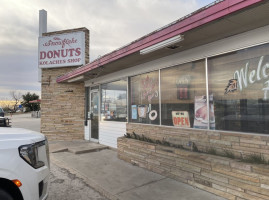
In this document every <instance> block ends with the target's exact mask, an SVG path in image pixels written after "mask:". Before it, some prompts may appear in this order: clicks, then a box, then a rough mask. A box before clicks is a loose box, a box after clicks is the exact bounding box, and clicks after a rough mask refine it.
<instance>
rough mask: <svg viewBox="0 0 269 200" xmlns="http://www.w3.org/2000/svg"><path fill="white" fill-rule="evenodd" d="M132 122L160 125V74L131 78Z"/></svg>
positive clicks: (154, 73)
mask: <svg viewBox="0 0 269 200" xmlns="http://www.w3.org/2000/svg"><path fill="white" fill-rule="evenodd" d="M129 109H130V112H129V113H130V116H129V121H130V122H136V123H146V124H159V123H160V120H159V72H158V71H155V72H151V73H146V74H142V75H138V76H134V77H131V78H130V108H129Z"/></svg>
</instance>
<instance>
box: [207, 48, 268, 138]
mask: <svg viewBox="0 0 269 200" xmlns="http://www.w3.org/2000/svg"><path fill="white" fill-rule="evenodd" d="M208 68H209V91H210V94H212V95H213V101H214V106H215V120H216V129H218V130H233V131H242V132H254V133H255V132H256V133H267V134H268V133H269V45H268V44H266V45H261V46H258V47H253V48H249V49H244V50H241V51H236V52H233V53H230V54H226V55H222V56H217V57H214V58H211V59H209V60H208Z"/></svg>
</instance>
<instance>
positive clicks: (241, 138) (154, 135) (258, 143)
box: [127, 123, 269, 161]
mask: <svg viewBox="0 0 269 200" xmlns="http://www.w3.org/2000/svg"><path fill="white" fill-rule="evenodd" d="M133 132H135V133H136V134H138V135H142V134H143V135H144V136H146V137H148V138H151V139H154V140H160V141H162V140H163V139H164V140H165V141H167V142H170V143H171V144H177V145H182V146H183V147H184V148H186V149H190V148H191V147H190V146H189V142H190V141H191V142H192V143H193V144H195V146H196V147H197V148H198V150H199V151H202V152H208V151H212V149H213V150H215V151H216V153H218V154H223V153H225V152H229V153H232V154H233V155H234V156H235V157H238V158H241V157H243V158H245V157H247V156H248V155H251V154H256V155H258V156H262V157H263V158H264V159H265V160H267V161H269V135H261V134H248V133H238V132H229V131H227V132H226V131H210V130H201V129H182V128H176V127H169V126H154V125H145V124H132V123H128V124H127V133H133Z"/></svg>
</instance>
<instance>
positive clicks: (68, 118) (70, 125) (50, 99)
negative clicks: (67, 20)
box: [41, 28, 89, 140]
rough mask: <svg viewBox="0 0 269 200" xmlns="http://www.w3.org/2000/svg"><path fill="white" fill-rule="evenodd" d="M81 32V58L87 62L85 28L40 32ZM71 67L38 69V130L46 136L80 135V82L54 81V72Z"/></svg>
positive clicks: (69, 137) (82, 98)
mask: <svg viewBox="0 0 269 200" xmlns="http://www.w3.org/2000/svg"><path fill="white" fill-rule="evenodd" d="M77 31H83V32H85V62H86V63H88V62H89V30H88V29H86V28H78V29H70V30H64V31H56V32H50V33H44V34H43V36H51V35H57V34H62V33H70V32H77ZM75 68H77V66H74V67H61V68H47V69H42V80H41V81H42V83H41V98H42V102H41V132H42V133H43V134H45V135H46V136H47V137H48V139H49V140H77V139H83V138H84V105H85V87H84V82H73V83H56V79H57V77H58V76H60V75H63V74H65V73H67V72H70V71H71V70H73V69H75Z"/></svg>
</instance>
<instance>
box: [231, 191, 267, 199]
mask: <svg viewBox="0 0 269 200" xmlns="http://www.w3.org/2000/svg"><path fill="white" fill-rule="evenodd" d="M227 192H228V193H230V194H233V195H235V196H237V197H240V198H244V199H247V200H264V199H261V198H259V197H255V196H252V195H250V194H246V193H244V192H239V191H236V190H233V189H230V188H228V189H227Z"/></svg>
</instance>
